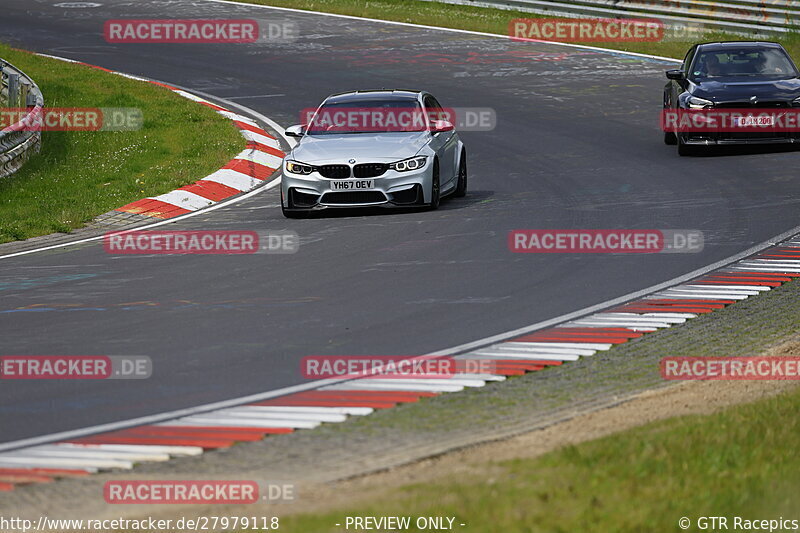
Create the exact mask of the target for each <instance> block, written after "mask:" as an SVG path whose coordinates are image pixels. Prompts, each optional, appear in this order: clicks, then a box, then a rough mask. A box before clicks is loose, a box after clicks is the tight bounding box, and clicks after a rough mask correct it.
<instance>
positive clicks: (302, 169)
mask: <svg viewBox="0 0 800 533" xmlns="http://www.w3.org/2000/svg"><path fill="white" fill-rule="evenodd" d="M286 170H287V171H288V172H291V173H292V174H303V175H308V174H311V173H312V172H314V167H313V166H312V165H307V164H305V163H300V162H298V161H286Z"/></svg>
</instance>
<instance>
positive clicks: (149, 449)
mask: <svg viewBox="0 0 800 533" xmlns="http://www.w3.org/2000/svg"><path fill="white" fill-rule="evenodd" d="M143 437H145V438H146V437H147V436H146V435H143ZM60 446H69V447H73V448H100V449H103V450H118V451H123V452H124V451H131V452H142V453H165V454H167V455H185V456H194V455H200V454H202V453H203V448H201V447H199V446H170V445H163V444H60Z"/></svg>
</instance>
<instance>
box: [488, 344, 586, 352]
mask: <svg viewBox="0 0 800 533" xmlns="http://www.w3.org/2000/svg"><path fill="white" fill-rule="evenodd" d="M526 344H528V343H527V342H514V341H509V342H504V343H501V344H494V345H492V346H490V348H491V349H492V350H497V351H500V352H509V353H530V354H540V353H544V354H548V353H560V354H564V355H594V354H595V353H597V350H593V349H591V348H545V347H541V346H526Z"/></svg>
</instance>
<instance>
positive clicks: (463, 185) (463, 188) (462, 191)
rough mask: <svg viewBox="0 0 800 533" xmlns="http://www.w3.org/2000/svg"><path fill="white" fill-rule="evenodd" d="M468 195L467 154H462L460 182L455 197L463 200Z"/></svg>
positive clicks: (459, 165) (457, 183) (459, 171)
mask: <svg viewBox="0 0 800 533" xmlns="http://www.w3.org/2000/svg"><path fill="white" fill-rule="evenodd" d="M466 195H467V152H461V162H460V163H459V164H458V181H457V182H456V190H455V192H454V193H453V196H455V197H456V198H463V197H465V196H466Z"/></svg>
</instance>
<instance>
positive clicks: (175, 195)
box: [153, 189, 215, 211]
mask: <svg viewBox="0 0 800 533" xmlns="http://www.w3.org/2000/svg"><path fill="white" fill-rule="evenodd" d="M153 199H154V200H160V201H162V202H166V203H168V204H172V205H175V206H178V207H180V208H183V209H188V210H189V211H197V210H198V209H202V208H204V207H208V206H210V205H212V204H214V203H215V202H214V201H213V200H209V199H208V198H203V197H202V196H200V195H199V194H195V193H193V192H189V191H181V190H177V189H176V190H174V191H170V192H168V193H165V194H162V195H159V196H155V197H153Z"/></svg>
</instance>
